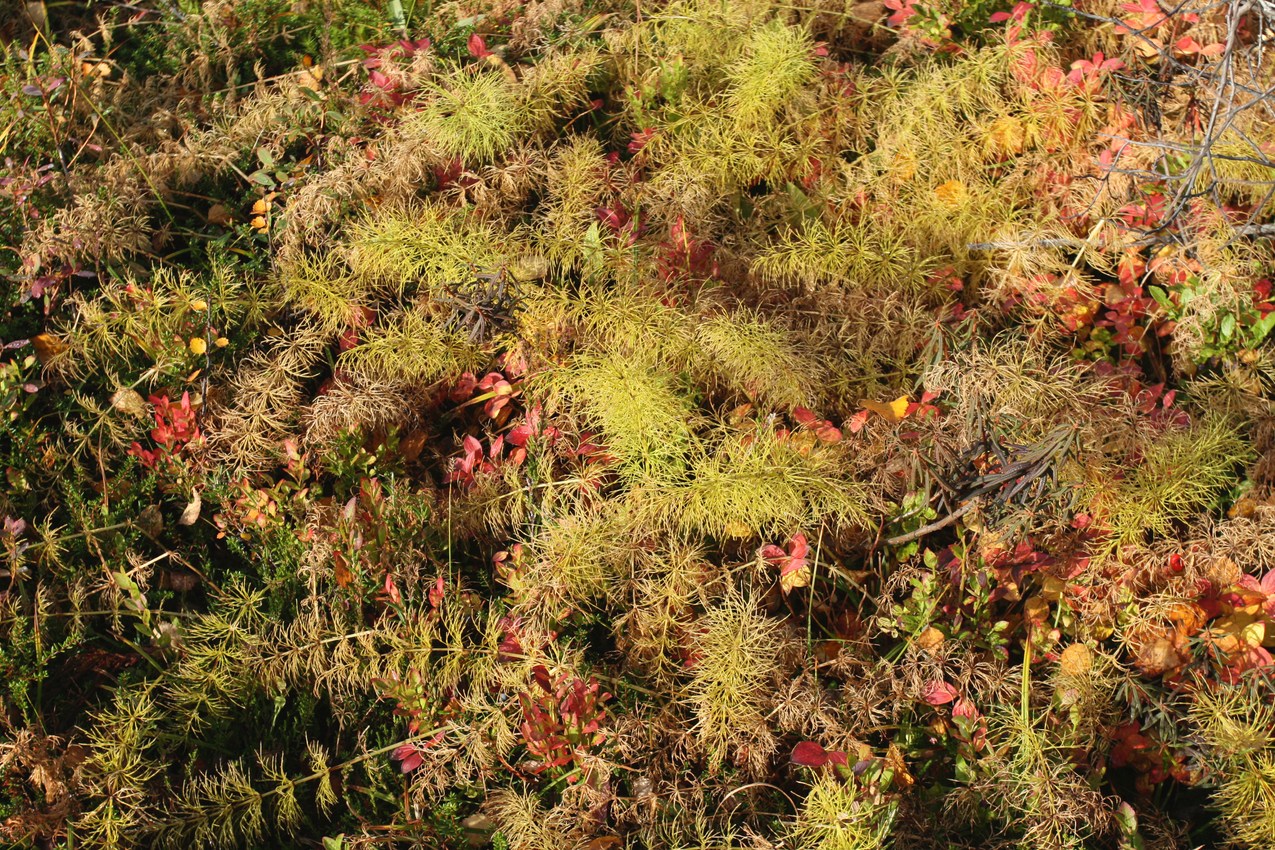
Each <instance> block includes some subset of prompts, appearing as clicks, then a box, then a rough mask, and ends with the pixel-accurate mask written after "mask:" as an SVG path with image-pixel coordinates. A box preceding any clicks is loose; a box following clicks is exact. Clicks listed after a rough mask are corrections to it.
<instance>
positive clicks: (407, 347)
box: [340, 310, 473, 384]
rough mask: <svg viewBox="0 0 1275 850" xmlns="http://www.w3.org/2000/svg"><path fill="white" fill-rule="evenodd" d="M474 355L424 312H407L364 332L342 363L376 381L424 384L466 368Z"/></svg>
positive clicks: (347, 352)
mask: <svg viewBox="0 0 1275 850" xmlns="http://www.w3.org/2000/svg"><path fill="white" fill-rule="evenodd" d="M472 356H473V353H472V351H471V350H470V348H469V346H468V344H467V343H466V341H465V340H464V339H462V338H461V337H460V336H459V335H458V334H456V333H452V332H450V331H448V330H447V329H446V328H444V327H443V325H441V324H440V323H439V322H438V321H437V320H435V319H433V318H431V317H429V316H427V315H425V314H424V313H422V312H421V311H420V310H404V311H402V312H400V313H397V314H394V315H391V316H387V317H385V318H384V319H382V321H381V323H380V324H378V325H376V326H375V327H372V328H369V329H367V330H366V331H364V332H363V334H362V339H361V341H360V343H359V345H357V346H355V347H354V348H352V349H350V350H349V351H346V352H345V353H344V354H342V355H341V359H340V364H341V366H342V367H344V368H346V369H349V370H350V371H352V372H355V373H357V374H360V375H362V376H365V377H367V378H368V379H370V380H374V381H385V382H387V383H407V384H422V383H429V382H430V381H434V380H437V379H438V378H439V377H441V376H442V375H444V374H447V373H451V372H455V371H457V370H458V369H462V368H463V367H465V366H466V365H467V364H468V363H469V362H470V359H471V358H472Z"/></svg>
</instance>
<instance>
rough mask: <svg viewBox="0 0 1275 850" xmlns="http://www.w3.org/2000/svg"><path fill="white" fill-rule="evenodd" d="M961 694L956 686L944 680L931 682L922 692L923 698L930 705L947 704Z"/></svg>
mask: <svg viewBox="0 0 1275 850" xmlns="http://www.w3.org/2000/svg"><path fill="white" fill-rule="evenodd" d="M959 696H960V693H959V692H958V691H957V690H956V688H954V687H952V686H951V685H949V684H948V683H947V682H944V681H942V680H936V681H933V682H930V683H929V684H928V685H926V686H925V691H924V692H922V694H921V699H923V700H925V701H926V702H927V703H929V704H930V705H946V704H948V703H949V702H951V701H952V700H954V699H956V698H957V697H959Z"/></svg>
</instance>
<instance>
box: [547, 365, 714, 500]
mask: <svg viewBox="0 0 1275 850" xmlns="http://www.w3.org/2000/svg"><path fill="white" fill-rule="evenodd" d="M547 380H548V382H549V384H550V386H551V387H552V388H553V389H554V390H555V391H556V392H557V393H558V394H560V395H561V397H562V398H563V400H564V401H566V402H569V403H570V404H572V405H573V406H575V407H576V408H577V409H579V410H580V411H582V413H583V416H584V419H585V422H586V423H587V424H588V425H589V426H592V427H594V428H597V429H598V430H599V431H600V432H601V437H602V441H603V442H604V443H605V445H606V447H607V451H608V452H609V453H610V454H612V455H614V456H615V458H616V460H617V461H618V462H619V465H620V469H621V470H622V471H623V472H624V474H625V475H626V477H629V478H631V479H635V480H643V479H651V478H653V479H656V480H668V479H670V478H671V477H673V476H676V475H677V474H679V473H680V472H681V470H682V469H683V468H684V464H685V457H686V453H687V450H688V449H689V447H690V439H691V432H690V424H689V422H690V418H691V406H690V403H689V401H688V400H687V399H686V398H685V397H684V396H683V395H682V394H681V393H680V392H679V391H678V388H677V386H676V385H675V382H674V380H673V376H672V375H671V374H670V373H668V372H667V371H665V370H664V369H662V368H661V367H660V366H659V365H657V364H654V363H651V362H649V361H643V360H641V359H637V358H629V357H620V356H610V357H587V356H580V357H577V358H576V359H575V360H574V361H573V362H572V363H571V365H570V366H569V367H568V368H565V369H560V370H558V371H557V372H555V373H553V374H551V375H550V376H549V377H548V379H547Z"/></svg>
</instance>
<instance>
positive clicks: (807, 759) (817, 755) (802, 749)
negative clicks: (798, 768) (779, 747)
mask: <svg viewBox="0 0 1275 850" xmlns="http://www.w3.org/2000/svg"><path fill="white" fill-rule="evenodd" d="M829 761H830V759H829V757H828V751H827V750H825V749H824V748H823V747H821V746H819V745H818V744H816V743H815V742H814V741H802V742H801V743H800V744H798V745H797V746H795V747H793V748H792V763H793V764H799V765H802V766H803V767H823V766H824V765H825V764H827V763H828V762H829Z"/></svg>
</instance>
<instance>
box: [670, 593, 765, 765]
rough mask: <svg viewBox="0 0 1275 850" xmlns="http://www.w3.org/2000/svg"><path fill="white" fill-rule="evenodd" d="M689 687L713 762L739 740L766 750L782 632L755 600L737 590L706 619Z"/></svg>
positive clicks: (724, 758) (690, 701)
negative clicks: (769, 710) (768, 716)
mask: <svg viewBox="0 0 1275 850" xmlns="http://www.w3.org/2000/svg"><path fill="white" fill-rule="evenodd" d="M698 626H699V628H700V632H699V634H698V635H697V637H696V639H695V645H694V649H695V653H696V662H695V668H694V672H693V674H692V678H691V683H690V685H689V687H688V689H687V698H686V699H687V704H688V706H689V708H690V710H691V712H692V714H693V716H694V718H695V726H694V732H695V736H696V738H697V740H698V741H699V744H700V746H701V747H702V748H703V750H704V752H705V754H706V755H707V757H708V761H709V764H710V765H712V766H714V767H720V766H721V765H722V764H723V763H724V762H725V761H727V760H728V759H729V758H730V754H731V752H732V750H733V749H734V748H735V747H736V746H739V745H740V744H749V745H750V746H753V747H754V748H758V749H765V748H766V747H765V743H766V742H767V741H768V740H769V737H770V736H769V732H768V730H767V724H766V712H767V709H768V707H769V705H770V702H771V700H772V698H773V694H774V682H773V678H774V676H775V674H776V673H777V672H778V670H779V652H780V648H781V646H782V633H781V631H780V626H779V624H778V622H777V621H775V620H772V619H770V618H769V617H767V616H766V615H765V614H763V613H762V612H761V611H759V610H758V608H757V604H756V602H755V601H753V600H750V599H746V598H745V597H744V596H742V595H740V594H739V593H738V592H735V591H732V592H730V593H728V594H727V595H726V596H725V597H724V598H722V599H721V600H720V601H719V602H718V603H717V604H716V605H715V606H714V607H712V608H710V609H709V610H708V611H707V612H706V613H705V614H704V616H703V617H702V618H701V620H700V622H699V624H698Z"/></svg>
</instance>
